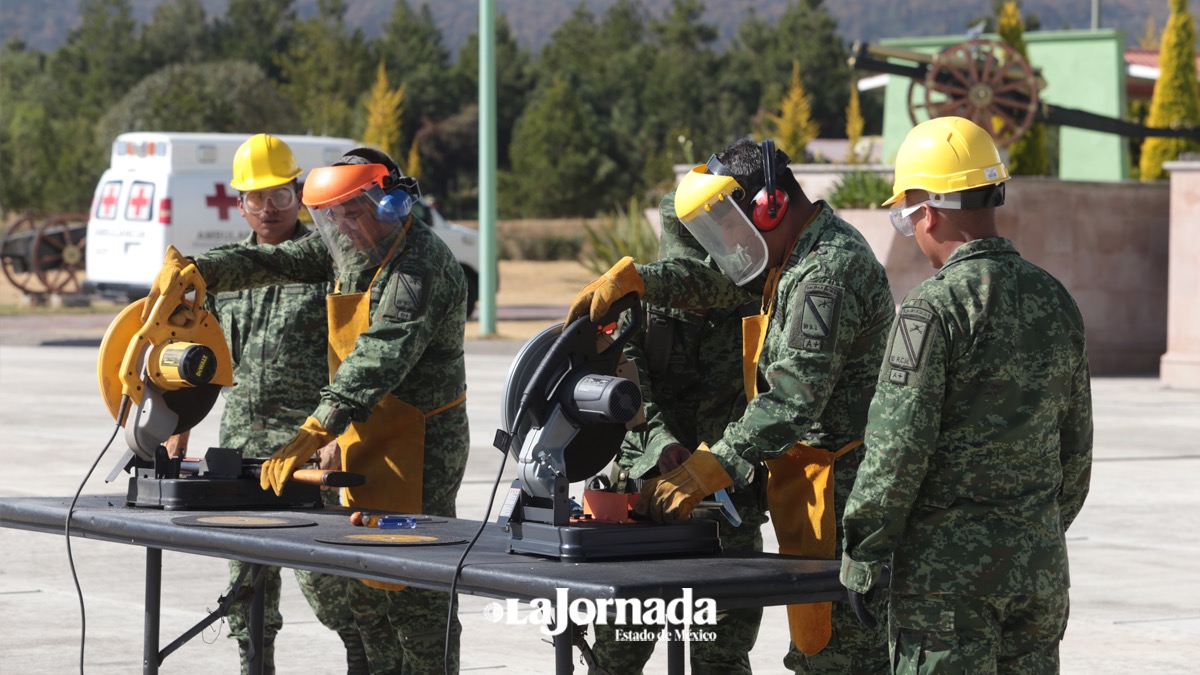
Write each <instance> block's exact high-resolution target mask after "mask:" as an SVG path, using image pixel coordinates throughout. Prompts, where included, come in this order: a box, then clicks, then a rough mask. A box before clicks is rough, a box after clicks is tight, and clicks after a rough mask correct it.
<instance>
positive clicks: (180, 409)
mask: <svg viewBox="0 0 1200 675" xmlns="http://www.w3.org/2000/svg"><path fill="white" fill-rule="evenodd" d="M145 305H146V299H145V298H140V299H138V300H136V301H134V302H132V303H130V304H129V306H128V307H126V308H125V309H123V310H121V311H120V313H118V314H117V316H116V318H114V319H113V320H112V323H110V324H109V325H108V330H106V331H105V332H104V338H103V339H102V340H101V341H100V354H99V356H98V357H97V358H96V377H97V379H98V380H99V381H100V396H101V398H103V399H104V406H105V407H106V408H108V412H109V414H110V415H112V416H113V419H114V420H115V419H116V418H117V413H118V412H120V409H121V388H122V386H121V379H120V378H121V366H122V363H123V362H124V359H125V352H126V350H128V349H129V343H130V342H132V341H133V339H134V337H136V336H137V334H138V331H140V330H141V329H142V326H143V325H144V324H143V322H142V308H143V307H145ZM146 386H154V385H152V384H150V383H148V382H147V383H146ZM220 394H221V386H220V385H218V384H213V383H209V384H203V385H200V386H198V387H186V388H183V389H177V390H174V391H164V392H162V397H163V400H164V401H166V403H167V407H169V408H170V409H171V411H172V412H174V413H175V414H176V415H177V416H178V417H179V422H178V424H177V425H176V426H175V431H174V433H176V434H180V433H183V432H185V431H187V430H188V429H191V428H192V427H194V426H196V425H197V424H199V423H200V420H202V419H204V417H205V416H206V415H208V413H209V411H211V410H212V408H213V406H214V405H216V403H217V397H218V396H220ZM118 421H119V420H118Z"/></svg>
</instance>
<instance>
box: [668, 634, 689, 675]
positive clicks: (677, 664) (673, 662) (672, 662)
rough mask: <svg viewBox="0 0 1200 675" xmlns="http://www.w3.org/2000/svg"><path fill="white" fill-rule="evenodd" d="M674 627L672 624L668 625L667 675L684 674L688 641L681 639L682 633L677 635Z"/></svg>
mask: <svg viewBox="0 0 1200 675" xmlns="http://www.w3.org/2000/svg"><path fill="white" fill-rule="evenodd" d="M674 628H675V626H671V625H670V624H668V626H667V675H683V650H684V647H685V646H686V645H687V641H686V640H684V639H681V638H682V637H683V635H682V634H680V635H679V637H675V636H674V633H673V629H674Z"/></svg>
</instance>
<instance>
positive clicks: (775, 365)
mask: <svg viewBox="0 0 1200 675" xmlns="http://www.w3.org/2000/svg"><path fill="white" fill-rule="evenodd" d="M638 271H639V273H641V275H642V278H643V279H644V281H645V284H646V294H645V300H646V302H648V303H650V304H653V305H666V306H672V307H705V306H708V307H726V308H729V307H736V306H738V305H741V304H743V303H745V302H746V297H747V294H746V291H745V290H744V289H741V288H738V287H736V286H734V285H733V283H732V282H730V281H729V279H727V278H726V277H725V276H724V275H722V274H720V273H719V272H716V271H714V270H712V269H711V268H709V267H707V266H705V265H704V264H703V263H700V262H698V261H694V260H688V259H675V260H667V261H659V262H657V263H652V264H650V265H642V266H639V267H638ZM894 314H895V308H894V305H893V301H892V296H891V290H890V287H889V286H888V281H887V276H886V274H885V273H884V269H883V266H882V265H880V264H879V261H878V260H877V259H876V258H875V254H874V253H873V252H872V251H871V248H870V246H868V245H867V242H866V240H864V239H863V237H862V235H861V234H859V232H858V231H857V230H855V229H854V228H853V227H852V226H851V225H850V224H848V223H846V222H845V221H844V220H842V219H841V218H838V217H837V216H836V215H835V214H834V213H833V211H832V210H831V209H830V208H829V206H828V205H826V204H824V203H818V204H817V212H816V214H815V215H814V216H813V218H812V220H811V221H810V222H809V224H808V226H807V227H806V228H805V229H804V231H803V232H802V233H801V235H800V237H799V238H798V239H797V241H796V244H795V246H794V247H793V249H792V253H791V256H790V257H789V258H788V259H787V260H786V261H785V262H784V264H783V270H782V275H781V278H780V281H779V286H778V288H777V289H776V292H775V300H774V310H773V312H772V314H771V320H770V324H769V326H768V330H767V336H766V340H765V343H764V345H763V350H762V355H761V356H760V358H759V362H758V378H759V386H758V390H759V394H758V396H756V397H755V398H754V400H752V401H750V403H749V404H748V405H747V407H746V411H745V413H744V414H743V415H742V417H741V418H740V419H739V420H737V421H735V422H733V423H732V424H730V425H729V426H728V427H726V429H725V432H724V434H723V438H722V439H721V440H720V441H718V442H717V443H716V444H715V445H713V446H711V447H712V451H713V454H714V455H716V457H717V459H718V460H719V461H720V462H721V464H722V466H724V468H725V470H726V471H727V472H728V473H729V475H730V476H731V477H733V479H734V482H735V484H736V485H738V486H743V485H747V484H748V483H749V482H750V481H751V480H752V478H753V474H754V469H755V467H756V466H757V465H758V464H760V463H761V462H763V461H764V460H767V459H771V458H774V457H778V456H780V455H782V454H783V453H785V452H787V450H788V448H789V447H791V446H792V444H793V443H795V442H796V441H804V442H805V443H808V444H810V445H813V446H816V447H824V448H829V449H831V450H836V449H838V448H840V447H842V446H843V445H844V444H846V443H848V442H850V441H852V440H856V439H859V438H862V432H863V428H864V427H865V425H866V416H867V408H868V406H869V404H870V400H871V395H872V394H873V393H874V384H875V381H876V379H877V377H878V372H879V362H880V360H881V359H882V357H883V351H884V348H885V347H886V342H887V329H888V326H889V325H891V322H892V318H893V316H894ZM859 454H860V453H850V454H849V455H847V456H846V457H844V458H843V459H841V460H838V467H839V469H841V468H842V467H843V466H845V467H846V469H845V470H849V471H853V470H854V468H855V465H856V463H857V461H858V460H857V457H858V455H859Z"/></svg>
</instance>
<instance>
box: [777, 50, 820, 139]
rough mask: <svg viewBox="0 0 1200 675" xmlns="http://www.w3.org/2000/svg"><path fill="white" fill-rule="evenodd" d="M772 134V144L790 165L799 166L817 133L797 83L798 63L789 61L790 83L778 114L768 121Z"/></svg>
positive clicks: (809, 102) (808, 102)
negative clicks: (787, 158) (781, 152)
mask: <svg viewBox="0 0 1200 675" xmlns="http://www.w3.org/2000/svg"><path fill="white" fill-rule="evenodd" d="M769 119H770V121H771V125H772V126H773V127H774V130H775V144H776V145H777V146H778V147H779V149H780V150H783V151H784V152H786V153H787V154H788V156H790V157H791V158H792V159H793V161H796V162H803V161H804V158H805V157H806V156H807V152H808V151H807V146H808V142H809V141H811V140H812V139H814V138H816V137H817V134H819V133H821V128H820V127H819V126H817V122H816V121H815V120H814V119H813V117H812V99H810V98H809V96H808V92H807V91H805V90H804V82H803V81H801V80H800V62H799V61H792V81H791V84H789V85H788V90H787V94H785V95H784V97H783V103H782V104H781V105H780V108H779V114H778V115H771V116H770V117H769Z"/></svg>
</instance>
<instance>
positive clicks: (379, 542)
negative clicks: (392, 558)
mask: <svg viewBox="0 0 1200 675" xmlns="http://www.w3.org/2000/svg"><path fill="white" fill-rule="evenodd" d="M314 539H316V540H317V541H320V542H324V543H326V544H348V545H350V546H443V545H446V544H462V543H465V542H466V541H467V540H466V539H463V538H462V537H447V536H443V535H436V534H409V533H401V532H379V531H375V532H355V533H352V534H339V535H325V536H321V537H314Z"/></svg>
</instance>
